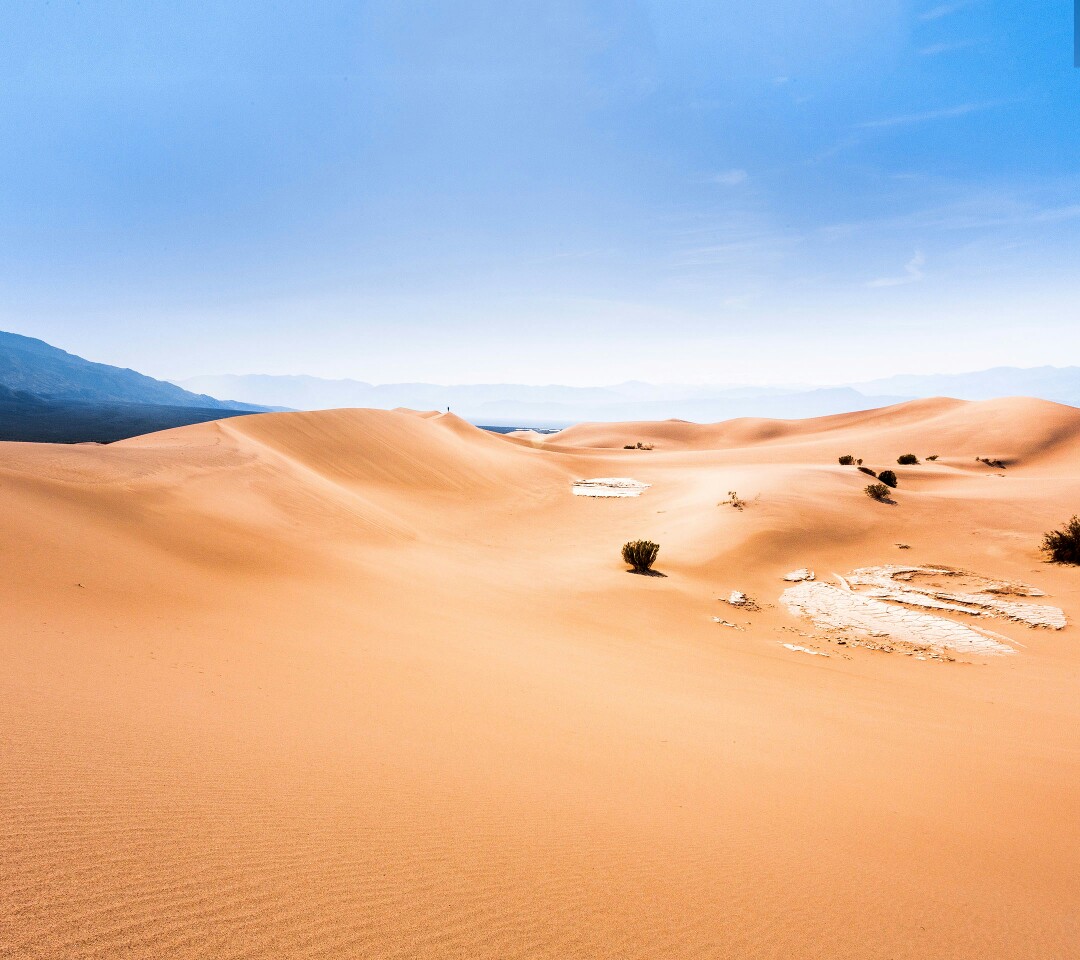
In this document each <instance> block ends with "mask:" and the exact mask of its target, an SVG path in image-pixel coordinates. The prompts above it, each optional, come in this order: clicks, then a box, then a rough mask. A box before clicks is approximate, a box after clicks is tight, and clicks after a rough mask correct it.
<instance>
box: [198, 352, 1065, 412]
mask: <svg viewBox="0 0 1080 960" xmlns="http://www.w3.org/2000/svg"><path fill="white" fill-rule="evenodd" d="M181 385H182V386H184V387H186V388H188V389H190V390H197V391H199V392H201V393H209V394H212V395H215V396H229V397H235V398H238V399H241V400H245V401H247V402H249V403H258V404H263V405H266V406H284V407H292V408H295V409H305V410H314V409H322V408H328V407H380V408H383V409H392V408H394V407H411V408H414V409H422V410H427V409H439V410H442V409H446V407H450V408H451V409H452V410H453V411H454V412H455V413H458V414H460V415H461V416H463V417H466V418H467V419H469V420H472V421H474V422H476V423H483V424H491V425H508V424H520V425H528V426H549V425H560V424H567V423H572V422H575V421H581V420H601V421H603V420H607V421H612V420H664V419H669V418H678V419H682V420H696V421H699V422H714V421H717V420H728V419H731V418H734V417H778V418H797V417H815V416H824V415H827V414H832V413H848V412H851V411H854V410H865V409H869V408H871V407H881V406H887V405H888V404H892V403H900V402H902V401H904V400H911V399H915V398H917V397H931V396H949V397H956V398H958V399H962V400H985V399H990V398H992V397H1001V396H1030V397H1039V398H1042V399H1046V400H1056V401H1058V402H1059V403H1067V404H1071V405H1073V406H1080V367H1038V368H1035V369H1030V370H1024V369H1019V368H1015V367H999V368H996V369H994V370H983V371H978V372H975V373H963V374H942V375H938V376H897V377H890V378H888V379H884V380H874V381H869V382H866V383H856V384H845V385H841V386H836V387H809V386H787V387H780V386H765V387H733V386H693V385H690V386H688V385H677V384H676V385H673V384H650V383H642V382H640V381H630V382H627V383H621V384H615V385H613V386H606V387H568V386H559V385H549V386H530V385H524V384H512V383H501V384H472V385H455V386H442V385H437V384H430V383H393V384H381V385H375V384H371V383H365V382H363V381H360V380H322V379H320V378H318V377H307V376H265V375H253V376H207V377H194V378H192V379H190V380H184V381H181Z"/></svg>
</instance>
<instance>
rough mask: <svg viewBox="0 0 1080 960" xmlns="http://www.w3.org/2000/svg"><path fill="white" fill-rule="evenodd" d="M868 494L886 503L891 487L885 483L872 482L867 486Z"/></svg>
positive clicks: (879, 501) (871, 497)
mask: <svg viewBox="0 0 1080 960" xmlns="http://www.w3.org/2000/svg"><path fill="white" fill-rule="evenodd" d="M866 495H867V496H868V497H869V498H870V499H871V500H876V501H877V502H878V503H885V502H886V501H887V500H888V499H889V488H888V487H887V486H885V484H883V483H871V484H868V485H867V487H866Z"/></svg>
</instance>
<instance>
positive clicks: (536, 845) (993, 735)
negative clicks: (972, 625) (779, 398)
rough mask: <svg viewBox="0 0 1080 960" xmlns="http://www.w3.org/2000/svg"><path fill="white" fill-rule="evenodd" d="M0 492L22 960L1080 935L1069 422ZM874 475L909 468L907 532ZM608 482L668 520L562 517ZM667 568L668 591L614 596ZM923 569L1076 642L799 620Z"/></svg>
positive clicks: (78, 461) (4, 733)
mask: <svg viewBox="0 0 1080 960" xmlns="http://www.w3.org/2000/svg"><path fill="white" fill-rule="evenodd" d="M639 440H640V441H643V442H644V441H647V442H651V443H654V444H655V449H653V450H651V451H642V450H633V451H631V450H625V451H624V450H623V449H622V447H623V445H624V444H626V443H631V442H637V441H639ZM909 451H910V452H915V453H916V454H918V455H919V457H920V459H921V460H923V462H921V463H920V464H918V465H917V466H912V467H900V466H897V465H896V457H897V456H898V455H899V454H901V453H907V452H909ZM0 452H2V457H0V494H2V495H3V497H4V499H5V502H6V504H7V507H8V509H7V510H5V512H4V513H3V515H2V519H0V543H2V545H3V555H4V556H5V557H7V558H8V564H7V567H6V569H5V576H4V577H3V578H2V579H0V600H2V602H3V609H4V610H5V619H6V624H5V629H4V631H2V639H0V643H2V645H3V646H2V657H3V662H4V663H5V669H4V670H3V671H0V703H2V704H3V705H4V708H3V713H2V716H0V740H2V743H3V752H4V755H3V763H2V764H0V809H2V810H3V811H4V813H3V816H2V823H3V828H2V830H0V863H3V864H4V869H3V870H0V956H12V957H20V958H22V957H41V958H46V957H48V958H54V957H63V958H80V960H81V958H106V957H108V958H112V957H137V958H143V957H147V958H149V957H160V956H169V957H182V958H183V957H192V958H194V957H215V958H234V957H235V958H240V957H244V958H263V957H266V958H269V957H282V956H288V957H380V958H383V957H433V958H434V957H470V958H482V957H492V958H496V957H498V958H508V957H521V958H533V957H541V958H542V957H550V958H566V957H611V958H615V957H619V958H624V957H634V958H670V957H703V958H704V957H710V958H713V957H725V958H726V957H731V958H736V957H737V958H757V957H761V958H766V957H778V956H784V957H795V958H830V960H835V958H852V960H856V958H858V960H867V958H871V960H873V958H881V960H886V958H889V960H907V958H910V960H915V958H919V960H924V958H926V957H949V958H959V960H963V958H987V957H993V958H1003V960H1004V958H1009V960H1015V958H1031V960H1035V958H1039V960H1043V958H1046V957H1057V956H1061V957H1064V956H1068V955H1069V952H1070V951H1071V950H1072V949H1074V947H1075V944H1076V942H1077V938H1078V936H1080V928H1078V917H1080V911H1078V909H1077V907H1078V904H1080V881H1078V874H1077V871H1076V870H1075V869H1074V867H1075V864H1076V863H1077V862H1078V861H1080V828H1078V827H1077V821H1076V817H1075V811H1076V808H1077V804H1078V801H1080V748H1078V746H1077V740H1076V736H1075V731H1076V729H1077V723H1078V721H1080V703H1078V698H1077V697H1076V695H1075V694H1076V690H1075V677H1076V671H1077V665H1078V653H1077V650H1076V638H1077V628H1076V626H1075V622H1076V618H1077V616H1078V615H1080V578H1078V576H1077V572H1076V571H1075V570H1073V569H1069V568H1062V567H1058V566H1053V565H1048V564H1045V563H1043V562H1042V561H1041V558H1040V555H1039V553H1038V550H1037V547H1038V542H1039V538H1040V536H1041V534H1042V532H1043V531H1044V530H1046V529H1049V528H1050V527H1051V526H1055V525H1057V524H1058V523H1060V522H1061V521H1063V520H1064V519H1066V518H1067V517H1068V516H1069V515H1071V514H1072V513H1075V512H1077V510H1078V509H1080V508H1078V506H1077V505H1078V504H1080V469H1078V465H1080V459H1078V457H1080V411H1077V410H1074V409H1073V408H1070V407H1063V406H1060V405H1057V404H1051V403H1046V402H1042V401H1031V400H1025V399H1017V398H1012V399H1008V400H1002V401H983V402H977V403H968V402H964V401H953V400H932V401H915V402H913V403H909V404H903V405H900V406H896V407H891V408H886V409H883V410H879V411H869V412H866V413H859V414H843V415H841V416H839V417H828V418H819V419H816V420H808V421H732V422H729V423H726V424H713V425H696V424H686V423H680V422H676V423H670V422H668V423H661V424H581V425H578V426H576V427H572V428H569V429H568V430H564V431H562V432H561V433H560V434H555V435H551V436H544V437H540V438H537V437H531V438H524V439H523V438H514V437H505V436H500V435H495V434H489V433H485V432H484V431H481V430H478V429H477V428H475V427H472V426H471V425H469V424H467V423H465V422H464V421H462V420H460V419H458V418H456V417H454V416H453V415H452V414H451V415H447V414H445V413H438V412H434V411H432V412H428V413H417V412H412V411H375V410H336V411H321V412H317V413H285V414H262V415H257V416H245V417H237V418H233V419H229V420H223V421H217V422H215V423H208V424H201V425H197V426H191V427H183V428H179V429H175V430H170V431H166V432H164V433H160V434H154V435H149V436H144V437H140V438H136V439H132V440H129V441H123V442H121V443H117V444H113V445H110V446H107V447H98V446H85V447H55V446H50V445H32V444H0ZM846 453H850V454H853V455H856V456H861V457H864V458H865V459H866V462H867V464H868V465H871V466H874V467H877V468H884V467H887V466H889V467H892V468H893V469H895V470H896V471H897V473H898V474H899V475H900V485H899V487H898V490H897V492H896V500H897V503H896V505H895V506H889V505H883V504H877V503H874V502H872V501H871V500H870V499H869V498H867V497H866V496H865V495H864V494H863V492H862V488H863V487H864V486H865V484H866V482H867V480H868V478H867V477H866V476H865V475H864V474H861V473H859V472H858V471H857V470H855V468H853V467H842V466H840V465H839V464H838V463H837V457H838V456H839V455H841V454H846ZM929 454H939V455H940V457H941V459H940V460H939V461H937V462H935V463H927V462H925V459H924V458H925V457H926V456H927V455H929ZM976 456H988V457H992V458H1002V459H1004V460H1006V461H1007V466H1006V468H1005V469H1004V470H998V469H994V468H990V467H987V466H986V465H984V464H979V463H976V462H975V460H974V458H975V457H976ZM592 477H631V478H633V479H635V480H637V481H640V482H641V483H642V484H648V485H649V486H648V488H647V489H644V490H643V492H642V493H641V495H640V496H637V497H633V498H614V499H605V498H599V499H597V498H588V497H575V496H574V495H573V493H572V486H573V483H574V481H575V480H580V479H583V478H592ZM730 490H736V491H738V493H739V495H740V496H741V497H742V498H743V499H744V500H745V501H746V505H745V508H744V509H742V510H739V509H735V508H734V507H732V506H731V505H730V504H727V503H725V502H724V501H725V500H726V499H727V498H728V491H730ZM637 538H647V539H653V540H656V541H657V542H658V543H660V545H661V550H660V555H659V559H658V561H657V568H658V570H659V571H660V572H662V573H663V574H664V576H663V577H639V576H634V575H631V574H629V573H627V572H626V570H625V566H624V565H623V564H622V562H621V560H620V557H619V548H620V547H621V545H622V543H623V542H625V541H627V540H630V539H637ZM900 543H903V544H905V545H907V549H904V550H902V551H901V550H900V548H899V547H898V546H897V545H898V544H900ZM900 562H902V563H904V564H911V565H915V566H931V567H932V566H937V565H944V566H948V567H950V568H956V569H962V570H969V571H972V572H973V573H974V574H978V575H981V576H983V577H987V578H1000V579H1002V580H1008V581H1015V582H1023V583H1028V584H1031V585H1032V586H1033V587H1037V588H1039V589H1040V590H1041V591H1044V592H1045V593H1046V594H1047V598H1048V599H1047V600H1046V603H1048V604H1051V605H1053V606H1054V607H1059V608H1061V609H1062V610H1063V611H1064V613H1065V615H1066V618H1067V625H1066V626H1065V627H1064V628H1063V629H1060V630H1058V629H1054V630H1040V629H1033V628H1032V627H1030V626H1029V625H1027V624H1023V623H1015V622H1011V621H994V625H993V628H994V630H995V631H998V632H1000V633H1001V634H1002V636H1004V637H1005V638H1006V639H1007V640H1008V641H1009V644H1010V646H1011V647H1012V648H1014V649H1015V654H1014V655H1011V656H1007V657H996V658H994V657H980V656H978V655H977V653H975V654H970V653H962V654H960V655H958V656H957V662H940V661H932V662H931V661H918V660H916V659H915V658H913V657H904V656H898V655H892V654H889V653H884V652H881V651H880V650H874V649H869V648H859V647H851V646H847V645H841V644H839V643H838V642H837V637H838V635H836V634H831V633H830V632H829V631H822V630H817V629H815V628H814V626H813V624H812V623H810V622H808V621H805V620H803V619H800V618H799V617H798V616H796V615H794V614H793V613H791V612H789V611H788V610H787V609H786V608H784V607H783V605H782V604H781V603H780V596H781V594H782V592H783V591H784V589H785V588H786V587H790V584H789V583H786V582H785V581H784V580H783V577H784V575H785V574H787V573H788V572H790V571H792V570H796V569H798V568H801V567H808V568H810V569H814V570H816V571H818V575H819V578H821V579H824V578H826V577H829V576H830V575H831V574H832V572H837V573H842V572H843V571H851V570H859V569H862V568H870V567H876V566H879V565H882V564H895V563H900ZM732 590H738V591H744V592H745V593H747V594H748V595H749V596H750V597H752V598H754V599H755V600H756V605H757V606H758V607H759V609H757V610H743V609H738V608H735V607H732V606H731V605H729V604H727V603H725V602H723V600H721V599H720V598H727V597H728V595H729V594H730V592H731V591H732ZM1040 602H1042V601H1041V600H1040ZM717 619H720V620H723V621H725V622H726V623H728V624H730V626H725V625H724V624H722V623H718V622H716V620H717ZM785 645H786V646H785ZM804 650H805V651H811V652H819V653H824V654H827V656H807V655H806V653H805V652H803V651H804Z"/></svg>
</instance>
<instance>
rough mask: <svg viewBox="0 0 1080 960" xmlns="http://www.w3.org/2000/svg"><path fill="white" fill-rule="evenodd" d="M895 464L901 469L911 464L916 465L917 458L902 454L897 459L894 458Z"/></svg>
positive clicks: (909, 454)
mask: <svg viewBox="0 0 1080 960" xmlns="http://www.w3.org/2000/svg"><path fill="white" fill-rule="evenodd" d="M896 462H897V463H899V464H900V465H901V466H902V467H909V466H911V465H912V464H913V463H918V462H919V458H918V457H917V456H915V454H913V453H902V454H900V456H899V457H897V458H896Z"/></svg>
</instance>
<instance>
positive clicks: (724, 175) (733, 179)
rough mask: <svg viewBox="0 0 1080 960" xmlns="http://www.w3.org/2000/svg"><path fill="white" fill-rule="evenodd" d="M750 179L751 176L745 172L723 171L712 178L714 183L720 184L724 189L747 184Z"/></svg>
mask: <svg viewBox="0 0 1080 960" xmlns="http://www.w3.org/2000/svg"><path fill="white" fill-rule="evenodd" d="M749 179H750V175H749V174H748V173H747V172H746V171H745V170H734V169H733V170H721V171H720V172H719V173H718V174H716V175H714V176H713V178H712V182H713V183H719V184H720V185H721V186H724V187H737V186H739V184H741V183H746V181H747V180H749Z"/></svg>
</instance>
